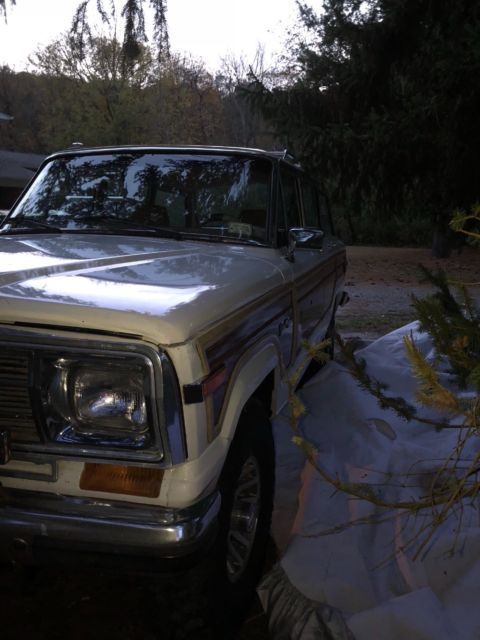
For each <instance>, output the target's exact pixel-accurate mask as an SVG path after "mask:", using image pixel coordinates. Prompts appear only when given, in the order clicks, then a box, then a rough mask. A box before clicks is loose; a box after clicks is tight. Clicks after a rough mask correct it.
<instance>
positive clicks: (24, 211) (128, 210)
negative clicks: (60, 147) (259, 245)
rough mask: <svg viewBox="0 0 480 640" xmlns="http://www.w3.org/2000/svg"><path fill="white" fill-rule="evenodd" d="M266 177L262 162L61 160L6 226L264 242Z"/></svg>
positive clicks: (142, 156) (121, 156)
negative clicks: (186, 235)
mask: <svg viewBox="0 0 480 640" xmlns="http://www.w3.org/2000/svg"><path fill="white" fill-rule="evenodd" d="M271 172H272V165H271V163H270V162H269V161H268V160H264V159H249V158H243V157H240V156H208V155H187V154H178V153H177V154H173V153H170V154H164V153H162V154H160V153H154V152H149V153H142V152H128V153H110V154H101V155H100V154H95V155H93V154H92V155H81V156H75V157H69V156H65V157H61V158H57V159H55V160H53V161H52V162H50V163H48V164H47V165H46V166H45V167H44V168H43V170H42V171H41V173H40V175H39V176H38V177H37V179H36V180H35V182H34V183H33V184H32V186H31V188H30V189H29V190H28V192H27V193H26V195H25V197H24V198H23V199H22V200H21V202H20V203H19V204H18V206H17V207H16V208H15V210H14V211H13V214H12V216H11V217H10V218H9V221H8V222H9V223H10V224H11V225H12V226H14V227H22V225H23V226H28V227H32V226H33V225H35V226H36V227H37V228H38V227H40V225H41V226H42V227H43V228H44V229H46V228H47V227H46V226H49V227H52V228H55V229H56V230H61V231H78V230H85V229H87V230H92V229H93V230H97V229H98V230H99V232H103V231H104V230H106V229H109V230H111V231H113V232H117V233H118V232H119V227H120V228H121V231H122V232H126V231H127V230H136V231H138V230H144V231H145V232H146V233H147V232H153V231H156V230H158V231H160V230H164V231H168V230H171V231H175V232H176V233H181V234H188V235H190V234H196V235H204V236H205V235H206V236H208V237H209V238H212V237H213V238H222V239H231V240H235V239H237V240H242V241H249V240H252V241H256V242H265V241H266V240H267V210H268V202H269V194H270V180H271Z"/></svg>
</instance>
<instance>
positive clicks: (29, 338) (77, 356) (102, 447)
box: [0, 327, 187, 467]
mask: <svg viewBox="0 0 480 640" xmlns="http://www.w3.org/2000/svg"><path fill="white" fill-rule="evenodd" d="M0 333H1V335H0V337H1V341H2V342H4V344H5V345H6V346H8V348H9V349H13V350H15V351H18V352H22V353H24V354H25V355H28V359H29V361H30V365H29V371H30V374H29V394H30V399H31V408H32V414H33V416H34V418H35V421H36V422H37V429H38V431H39V433H40V436H41V442H38V443H37V442H28V443H27V442H25V443H23V442H16V443H15V444H14V446H13V449H14V451H16V452H17V454H16V455H17V456H20V457H22V456H25V455H26V456H27V457H28V458H29V459H31V456H32V454H33V456H34V457H35V458H37V457H38V458H39V459H42V460H48V459H51V458H54V459H59V458H60V459H62V458H63V459H81V460H89V459H90V460H95V459H99V458H103V459H112V460H119V461H120V460H122V461H129V462H133V463H135V464H142V463H150V462H151V463H156V464H160V465H161V466H162V467H165V466H170V465H171V464H175V463H179V462H183V461H184V460H185V459H186V456H187V451H186V442H185V430H184V422H183V410H182V402H181V396H180V389H179V384H178V380H177V377H176V374H175V370H174V367H173V365H172V363H171V361H170V359H169V357H168V356H167V354H166V353H165V352H163V351H162V350H160V349H158V348H157V347H155V346H154V345H150V344H148V343H143V342H141V341H140V340H138V341H134V340H128V338H127V340H122V339H121V338H116V337H112V338H111V340H109V337H108V336H104V337H102V336H91V335H85V334H84V335H81V334H79V333H77V334H75V335H72V334H67V333H63V336H62V335H61V334H60V336H52V334H51V333H49V334H48V335H42V334H41V333H40V332H38V331H37V332H34V333H33V332H32V333H30V332H29V330H28V329H25V330H22V329H18V328H15V329H11V330H10V329H7V328H6V327H5V328H4V327H2V330H1V332H0ZM62 358H63V359H65V360H76V361H78V362H80V361H82V360H83V361H89V362H90V361H91V360H92V359H93V360H94V361H95V362H97V363H102V365H103V364H106V363H109V364H110V365H113V366H114V365H119V366H128V363H129V362H136V363H139V362H140V363H142V366H144V367H145V371H148V376H147V380H148V384H147V388H146V392H145V393H146V398H147V402H146V409H147V415H148V438H145V437H143V439H142V438H140V440H138V441H137V442H136V443H135V442H133V443H132V442H130V443H128V442H123V443H121V442H118V441H115V439H114V438H110V439H108V438H107V439H101V438H99V439H97V440H95V439H92V438H88V437H86V438H85V439H84V440H83V442H82V441H81V440H80V439H79V438H68V437H65V438H60V439H58V438H55V437H52V431H51V428H49V425H47V422H46V419H45V406H44V401H45V391H44V389H45V384H44V383H45V378H44V374H45V372H44V371H43V373H42V370H43V365H42V363H45V362H46V361H50V362H54V361H56V360H59V359H62ZM42 376H43V379H42ZM50 427H51V425H50ZM65 435H66V433H65ZM143 435H145V434H143Z"/></svg>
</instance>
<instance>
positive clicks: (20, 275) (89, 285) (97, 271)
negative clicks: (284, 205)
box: [0, 235, 284, 345]
mask: <svg viewBox="0 0 480 640" xmlns="http://www.w3.org/2000/svg"><path fill="white" fill-rule="evenodd" d="M274 257H275V251H274V250H273V249H269V248H263V247H261V248H258V247H249V246H240V245H226V244H218V243H207V242H203V241H202V242H188V241H181V242H178V241H176V240H163V239H151V238H143V237H142V238H139V237H126V236H106V235H98V236H93V235H41V236H39V235H22V236H4V237H1V238H0V323H4V324H5V323H7V324H13V323H15V324H18V325H21V324H24V323H28V324H32V323H33V324H38V325H42V326H55V327H61V328H82V329H91V330H102V331H107V332H109V333H127V334H131V335H137V336H142V337H143V338H144V339H148V340H150V341H152V342H154V343H156V344H165V345H166V344H175V343H182V342H185V341H187V340H189V339H190V338H191V337H192V336H194V335H195V334H196V333H198V332H199V331H201V330H202V329H203V328H206V327H208V326H209V325H210V324H212V323H213V322H215V320H217V319H218V318H219V317H225V316H227V315H229V313H231V312H232V311H234V310H235V309H236V308H238V307H239V306H243V305H245V304H247V303H249V302H252V301H253V300H255V299H256V298H259V297H260V296H262V295H263V294H264V293H267V292H268V291H271V290H272V289H273V288H275V287H276V286H278V285H281V284H282V283H283V282H284V277H283V275H282V273H281V271H280V269H279V268H278V267H276V266H275V265H274V264H273V261H274ZM277 259H278V258H277Z"/></svg>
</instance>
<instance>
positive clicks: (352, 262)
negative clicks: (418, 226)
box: [337, 247, 480, 337]
mask: <svg viewBox="0 0 480 640" xmlns="http://www.w3.org/2000/svg"><path fill="white" fill-rule="evenodd" d="M347 256H348V267H347V276H346V281H345V289H346V291H347V292H348V294H349V296H350V302H349V303H348V304H347V305H345V307H343V308H342V309H340V310H339V312H338V316H337V318H338V320H337V326H338V328H339V329H340V331H341V332H342V333H344V334H347V335H350V334H356V333H361V334H362V335H365V336H367V337H378V336H380V335H382V334H384V333H387V332H388V331H391V330H393V329H395V328H397V327H400V326H402V325H404V324H406V323H407V322H410V321H411V320H412V319H413V317H414V314H413V310H412V307H411V295H412V294H415V295H416V296H419V297H421V296H424V295H427V294H428V293H429V291H430V290H431V288H430V286H429V285H427V284H425V283H422V282H421V277H422V276H421V272H420V270H419V266H418V265H420V264H422V265H424V266H425V267H427V268H428V269H429V270H431V271H436V270H438V269H443V270H444V271H446V273H447V274H448V277H449V279H450V280H451V282H452V284H454V285H455V284H456V283H464V284H467V285H470V287H469V288H470V290H471V291H472V293H473V294H474V297H475V298H476V299H477V300H480V251H476V250H474V249H472V248H471V247H465V248H464V249H463V251H462V252H461V253H460V254H457V253H453V254H452V255H451V256H450V257H449V258H446V259H443V260H438V259H435V258H433V257H432V255H431V252H430V250H429V249H418V248H415V249H412V248H390V247H348V249H347Z"/></svg>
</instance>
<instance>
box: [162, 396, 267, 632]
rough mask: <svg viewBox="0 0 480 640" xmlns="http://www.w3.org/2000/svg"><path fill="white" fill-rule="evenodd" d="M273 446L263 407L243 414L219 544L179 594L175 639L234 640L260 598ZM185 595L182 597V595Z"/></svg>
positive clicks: (228, 463) (227, 471)
mask: <svg viewBox="0 0 480 640" xmlns="http://www.w3.org/2000/svg"><path fill="white" fill-rule="evenodd" d="M274 464H275V456H274V444H273V436H272V430H271V426H270V420H269V418H268V415H267V412H266V410H265V408H264V407H263V405H262V404H261V403H260V402H257V401H256V400H251V401H250V402H249V403H248V404H247V406H246V407H245V409H244V410H243V412H242V415H241V417H240V420H239V423H238V426H237V431H236V434H235V437H234V439H233V441H232V444H231V446H230V451H229V453H228V455H227V458H226V460H225V465H224V467H223V471H222V473H221V475H220V479H219V483H218V487H219V490H220V493H221V498H222V505H221V509H220V514H219V520H218V529H217V535H216V538H215V540H214V542H213V544H212V546H211V547H210V548H209V550H208V551H206V553H205V555H204V557H203V559H202V560H201V562H200V563H199V564H198V565H197V566H196V567H195V568H192V569H191V570H190V571H189V573H188V576H184V581H183V586H182V588H181V589H178V590H176V596H177V597H176V598H175V607H174V609H175V613H174V616H175V619H176V623H175V624H174V631H173V634H172V636H171V637H172V638H175V640H177V639H180V638H181V639H182V640H184V639H185V640H187V639H188V640H194V639H195V640H229V639H230V638H234V637H235V632H236V629H237V627H238V626H239V624H240V622H241V620H242V618H243V617H244V615H245V614H246V612H247V610H248V607H249V605H250V604H251V603H252V601H253V598H254V595H255V587H256V585H257V583H258V581H259V579H260V577H261V574H262V571H263V568H264V564H265V557H266V552H267V548H268V544H269V540H270V523H271V518H272V508H273V493H274ZM180 594H183V595H180Z"/></svg>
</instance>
